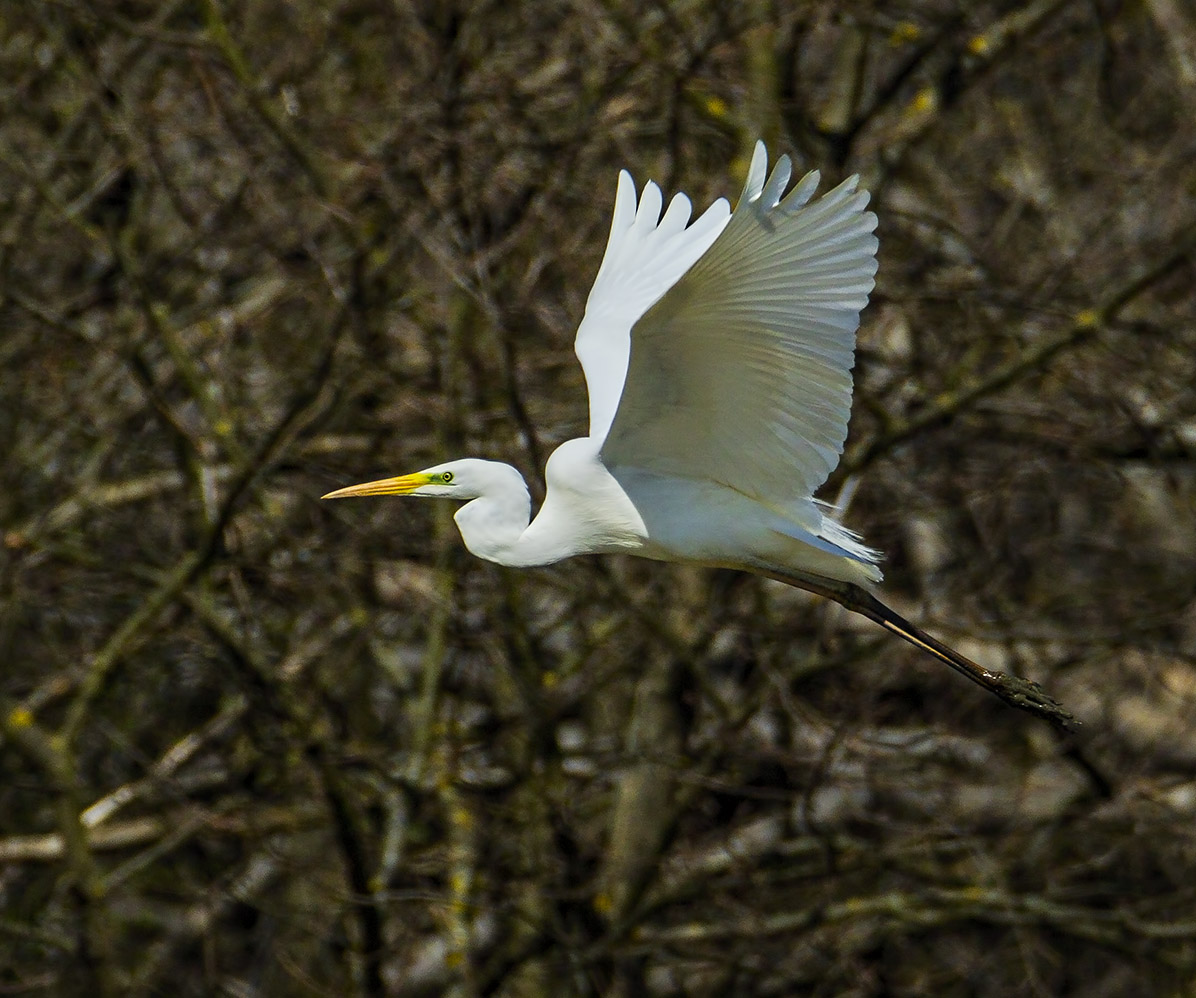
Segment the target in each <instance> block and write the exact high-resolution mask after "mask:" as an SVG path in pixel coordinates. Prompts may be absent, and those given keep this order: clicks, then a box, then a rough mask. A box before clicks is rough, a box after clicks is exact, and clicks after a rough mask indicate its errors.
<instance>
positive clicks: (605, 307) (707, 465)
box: [324, 142, 1071, 727]
mask: <svg viewBox="0 0 1196 998" xmlns="http://www.w3.org/2000/svg"><path fill="white" fill-rule="evenodd" d="M767 165H768V163H767V154H766V152H765V149H764V144H763V143H760V142H758V143H756V147H755V151H754V153H753V156H752V160H751V165H750V167H749V168H748V175H747V182H746V183H745V185H744V188H743V194H742V195H741V196H740V198H739V202H738V204H737V205H736V206H735V210H734V211H732V210H731V208H730V206H729V205H728V204H727V202H726V201H725V200H723V199H721V198H720V199H719V200H717V201H715V202H714V204H712V205H711V206H710V207H709V208H708V209H707V210H706V211H705V212H704V213H703V214H702V215H701V216H700V217H699V218H697V219H696V220H694V221H693V222H690V215H691V205H690V201H689V198H687V197H686V196H685V195H684V194H677V195H676V196H674V197H673V199H672V201H671V202H670V203H669V206H668V208H667V210H665V211H664V214H663V216H662V215H661V209H662V207H663V197H662V195H661V192H660V188H659V187H657V186H656V184H654V183H651V182H649V183H648V184H646V185H645V186H644V190H643V193H642V194H641V195H640V196H639V197H638V199H637V197H636V190H635V184H634V182H633V181H632V179H631V176H630V174H628V173H627V171H625V170H624V171H622V172H620V174H619V180H618V186H617V189H616V193H615V207H614V214H613V217H612V219H611V228H610V237H609V239H608V240H607V245H606V252H605V254H604V256H603V259H602V264H601V266H600V267H599V269H598V275H597V277H596V278H595V280H594V286H593V288H592V289H591V291H590V296H589V299H588V301H587V303H586V311H585V316H584V318H583V319H582V321H581V325H580V326H579V327H578V330H577V339H576V344H575V348H576V351H577V356H578V359H579V360H580V361H581V365H582V369H583V371H584V372H585V377H586V386H587V389H588V391H589V408H590V433H589V436H587V437H581V438H578V439H576V440H569V441H567V442H565V443H564V444H562V445H561V446H560V447H558V448H557V449H556V451H554V452H553V454H552V456H551V457H550V458H549V460H548V465H547V467H546V469H545V478H546V482H547V492H546V495H545V499H544V504H543V506H541V508H540V511H539V513H538V514H537V516H536V518H535V519H534V520H532V519H531V500H530V497H529V495H528V490H527V485H526V483H525V482H524V480H523V477H522V476H521V475H520V474H519V472H518V471H516V470H515V469H514V468H512V467H511V466H510V465H507V464H501V463H498V462H494V461H483V460H478V459H473V458H471V459H466V460H462V461H450V462H448V463H446V464H439V465H436V466H435V467H433V468H428V469H425V470H424V471H420V472H416V473H415V474H413V475H405V476H402V477H399V478H386V479H381V480H378V481H373V482H367V483H365V484H363V485H354V486H350V487H349V488H344V489H340V490H338V491H335V492H330V493H329V494H328V495H326V496H325V497H324V498H326V499H337V498H347V497H349V496H365V495H417V496H443V497H448V498H455V499H461V500H466V504H465V505H464V506H462V507H461V508H460V509H459V510H458V511H457V514H456V521H457V525H458V527H459V529H460V531H461V536H462V538H463V540H464V541H465V545H466V547H468V548H469V550H470V551H472V552H473V553H474V554H476V555H478V556H479V557H481V558H486V559H488V560H490V561H494V562H497V563H499V564H502V565H513V566H532V565H546V564H550V563H552V562H555V561H559V560H561V559H563V558H568V557H571V556H573V555H578V554H596V553H612V552H625V553H629V554H637V555H641V556H644V557H648V558H655V559H658V560H662V561H683V562H691V563H698V564H702V565H710V566H718V567H724V568H735V569H741V570H744V571H748V572H754V573H756V574H759V575H765V576H768V577H770V578H773V579H778V580H780V581H783V582H786V583H788V584H790V585H794V586H797V587H799V588H802V589H806V590H809V591H811V592H815V593H818V594H819V595H822V596H826V597H828V598H830V599H833V600H835V601H836V602H839V603H841V604H843V605H844V606H846V607H847V608H848V609H850V610H853V611H855V612H857V613H862V614H864V615H865V616H867V617H869V618H871V619H873V620H875V621H876V622H877V623H879V624H881V625H882V626H884V627H886V628H887V629H888V630H890V631H892V632H894V633H896V634H899V635H900V636H901V637H903V638H905V639H906V640H908V641H910V642H912V643H913V644H915V645H917V646H918V647H920V648H922V649H924V650H925V651H927V652H929V653H930V654H932V655H934V656H935V657H936V658H939V659H940V660H942V661H944V662H946V663H947V664H948V665H950V666H951V667H952V668H954V669H956V670H957V671H959V672H961V673H963V674H964V675H966V676H967V677H968V678H970V679H972V680H973V681H975V682H977V683H979V684H980V685H982V686H984V687H986V688H987V689H989V690H991V691H992V692H994V693H996V694H997V695H998V696H1000V697H1001V698H1002V699H1004V700H1005V701H1006V702H1009V703H1011V704H1013V705H1014V706H1018V707H1021V708H1023V709H1027V710H1030V711H1031V712H1033V713H1037V714H1039V715H1040V716H1043V717H1046V718H1048V719H1049V720H1051V721H1052V722H1053V723H1056V724H1058V725H1060V726H1064V727H1065V726H1067V724H1068V723H1069V722H1070V720H1071V718H1070V715H1069V714H1067V712H1066V711H1064V710H1063V709H1062V708H1061V707H1060V706H1059V705H1058V704H1057V703H1055V701H1053V700H1051V699H1050V698H1049V697H1047V696H1046V695H1045V694H1044V693H1042V691H1041V690H1040V689H1039V688H1038V687H1037V685H1036V684H1034V683H1032V682H1030V681H1028V680H1024V679H1018V678H1016V677H1011V676H1007V675H1005V674H1003V673H998V672H992V671H990V670H987V669H984V668H983V667H981V666H979V665H977V664H976V663H974V662H972V661H971V660H970V659H967V658H964V657H963V656H962V655H960V654H959V653H958V652H956V651H954V650H953V649H951V648H949V647H947V646H946V645H944V644H942V643H941V642H939V641H937V640H936V639H934V638H932V637H931V636H929V635H928V634H926V633H924V632H923V631H920V630H919V629H918V628H916V627H915V626H914V625H913V624H911V623H909V622H908V621H906V620H904V619H903V618H902V617H900V616H899V615H898V614H897V613H895V612H894V611H893V610H891V609H890V608H889V607H887V606H885V605H884V604H883V603H881V602H880V601H879V600H878V599H876V597H875V596H873V595H872V594H871V593H870V592H869V591H868V590H867V589H866V588H864V587H865V586H866V585H869V584H872V583H876V582H879V581H880V579H881V572H880V569H879V568H878V567H877V562H878V561H879V560H880V554H879V553H878V552H877V551H874V550H873V549H871V548H869V547H866V546H865V545H864V544H863V543H862V542H861V541H860V539H859V537H858V536H857V535H856V534H854V533H852V532H851V531H849V530H848V529H847V528H845V527H843V526H842V525H840V524H839V523H838V522H837V521H836V520H835V519H833V518H832V517H831V515H830V510H829V508H828V507H826V506H825V505H823V504H821V503H819V502H818V501H817V500H815V499H814V492H815V490H816V489H817V488H818V487H819V486H821V485H822V484H823V483H824V482H825V481H826V479H827V476H828V475H830V473H831V472H832V471H833V470H834V468H835V466H836V465H837V464H838V461H839V457H840V455H841V454H842V452H843V442H844V440H845V439H846V437H847V421H848V416H849V414H850V410H851V390H852V381H851V368H852V365H853V362H854V353H855V333H856V329H857V328H858V327H859V322H860V312H861V311H862V310H863V308H864V306H865V305H866V304H867V302H868V294H869V292H870V291H871V290H872V287H873V278H874V276H875V274H876V267H877V264H876V252H877V240H876V236H875V235H874V234H873V232H874V230H875V228H876V222H877V220H876V216H875V215H874V214H872V212H870V211H867V210H866V206H867V203H868V195H867V193H866V192H864V191H860V190H858V186H857V185H858V178H856V177H852V178H850V179H848V180H846V181H844V182H843V183H842V184H840V185H839V186H838V187H836V188H834V189H833V190H832V191H830V192H829V193H827V194H824V195H823V196H822V197H820V198H817V199H816V200H811V199H812V198H813V196H814V193H815V191H816V189H817V187H818V181H819V177H818V174H817V173H816V172H813V173H808V174H806V176H805V177H803V178H802V180H801V181H799V182H798V184H797V185H796V186H795V187H794V188H793V189H792V190H790V191H789V193H788V194H786V193H785V191H786V188H787V187H788V185H789V179H790V172H791V170H790V163H789V158H788V157H787V156H782V157H781V158H780V159H779V160H778V162H777V164H776V166H775V167H774V169H773V171H772V173H771V175H769V174H768V171H767Z"/></svg>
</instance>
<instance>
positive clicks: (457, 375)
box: [0, 0, 1196, 998]
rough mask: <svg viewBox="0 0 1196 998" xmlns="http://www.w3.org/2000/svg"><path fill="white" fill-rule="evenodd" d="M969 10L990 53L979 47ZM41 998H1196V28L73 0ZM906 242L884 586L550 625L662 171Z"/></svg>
mask: <svg viewBox="0 0 1196 998" xmlns="http://www.w3.org/2000/svg"><path fill="white" fill-rule="evenodd" d="M961 10H962V11H963V12H962V13H961ZM0 69H2V71H0V89H2V93H3V107H4V108H5V113H4V116H3V123H2V125H0V394H2V396H3V405H0V537H2V540H3V544H2V547H0V649H2V651H3V661H4V663H5V665H4V671H3V676H2V678H0V719H2V722H3V726H2V732H3V740H2V742H0V768H2V779H0V816H2V817H0V903H2V906H3V914H2V915H0V990H3V991H5V992H6V993H8V992H11V993H22V994H55V995H75V994H78V995H82V994H88V995H95V994H107V995H151V994H168V993H169V994H175V995H180V994H181V995H201V994H237V995H300V994H303V995H330V994H336V995H345V994H352V995H362V996H375V998H376V996H381V995H404V996H407V995H461V996H468V995H505V996H525V995H526V996H533V995H552V996H564V995H602V996H608V995H609V996H617V995H627V996H630V995H651V996H679V995H736V996H756V995H759V996H764V995H777V996H779V995H799V994H809V995H828V996H829V995H856V996H865V995H878V996H879V995H908V996H914V995H919V996H920V995H973V996H998V995H1008V994H1019V995H1041V996H1059V995H1083V996H1085V998H1099V996H1104V995H1108V996H1114V995H1118V996H1120V995H1127V994H1133V995H1138V996H1163V995H1168V996H1170V995H1174V996H1180V995H1191V994H1193V991H1194V989H1196V917H1194V915H1193V913H1194V912H1196V869H1194V867H1196V820H1194V817H1196V775H1194V771H1193V770H1194V765H1196V724H1194V723H1193V720H1192V718H1193V716H1194V712H1196V513H1194V510H1196V390H1194V388H1193V386H1194V384H1196V318H1194V317H1196V291H1194V290H1193V289H1194V288H1196V264H1194V261H1193V248H1194V246H1196V197H1194V195H1196V16H1194V15H1193V14H1192V13H1191V11H1190V9H1189V8H1188V7H1186V6H1185V5H1183V4H1181V3H1177V2H1175V0H1142V2H1141V3H1137V4H1118V3H1113V2H1111V0H1094V2H1092V3H1083V4H1081V3H1068V2H1059V0H1029V2H1006V0H985V2H980V3H976V4H970V5H965V6H964V7H962V8H961V7H960V6H959V5H957V4H952V3H947V2H945V0H908V2H903V3H897V4H893V3H879V2H868V0H847V2H841V0H836V2H833V3H832V2H823V0H813V2H807V3H802V4H782V3H769V2H767V0H757V2H752V3H744V2H740V0H694V2H672V0H660V2H655V3H636V2H633V0H546V2H542V3H536V4H531V3H509V2H505V0H503V2H499V0H451V2H431V0H429V2H418V0H393V2H386V0H335V2H331V3H316V2H313V0H298V2H284V0H248V2H245V3H239V4H232V3H228V2H227V0H166V2H153V3H151V2H146V0H118V2H104V3H91V2H88V0H48V2H44V3H37V4H10V5H8V7H6V8H5V11H4V14H3V16H2V18H0ZM757 135H762V136H763V137H764V138H765V139H766V140H767V141H768V143H769V146H770V150H771V151H772V153H773V154H774V155H776V154H777V153H779V152H781V151H790V152H792V153H793V154H794V155H795V157H796V158H797V159H798V161H799V164H803V165H805V166H808V167H818V168H820V169H822V170H823V173H824V175H825V176H826V178H827V180H832V181H837V180H838V179H840V178H842V177H843V176H845V175H847V174H849V173H853V172H858V173H860V174H861V175H862V177H863V182H864V184H865V186H867V187H868V188H869V189H870V190H871V191H872V193H873V204H874V207H875V209H876V211H877V213H878V215H879V216H880V219H881V223H880V230H879V235H880V238H881V253H880V257H881V269H880V274H879V277H878V285H877V290H876V294H875V296H874V301H873V305H872V306H871V308H870V309H869V310H868V312H867V313H866V314H865V320H864V325H863V328H862V329H861V333H860V348H859V353H858V361H857V368H856V384H857V395H856V404H855V409H854V414H853V419H852V426H851V439H850V441H849V446H848V451H847V454H846V455H845V460H844V465H843V468H842V469H841V470H840V472H839V473H838V474H837V476H836V477H835V478H834V479H833V480H832V482H831V483H830V484H829V486H828V488H827V489H826V490H825V491H824V497H825V498H829V499H832V500H833V499H836V498H837V497H838V498H839V499H840V500H842V501H844V502H846V500H847V499H848V498H849V497H850V503H849V506H848V509H847V511H846V520H847V522H848V523H849V524H850V525H851V526H852V527H854V528H856V529H858V530H860V531H861V532H862V533H863V534H864V535H865V537H866V538H867V539H868V540H869V541H870V542H872V543H873V544H875V545H877V546H878V547H881V548H883V549H885V550H886V551H888V552H889V559H888V562H887V566H886V570H887V574H888V579H887V581H886V583H885V587H884V590H883V593H884V595H885V598H886V599H887V600H890V601H892V602H893V603H894V604H895V605H896V606H897V607H898V608H899V609H901V610H902V611H903V612H905V613H907V614H908V615H909V616H911V617H912V618H913V619H915V620H918V621H920V622H923V623H925V624H926V625H927V627H928V628H929V629H931V630H934V631H936V632H937V633H939V634H941V635H942V636H943V637H944V638H945V639H947V640H949V641H950V642H952V643H954V644H956V645H958V646H959V647H960V649H961V650H962V651H964V652H965V653H966V654H969V655H971V656H972V657H974V658H976V659H978V660H980V661H981V662H983V663H984V664H986V665H988V666H991V667H994V668H998V669H1003V670H1006V671H1011V672H1018V673H1021V674H1025V675H1029V676H1031V677H1033V678H1035V679H1037V680H1038V681H1040V682H1041V683H1043V685H1044V686H1045V687H1046V688H1047V689H1049V690H1050V691H1051V692H1052V693H1053V694H1055V695H1056V696H1058V697H1059V698H1060V699H1062V700H1063V701H1064V702H1066V703H1067V704H1068V705H1069V706H1070V707H1071V708H1072V709H1073V710H1075V711H1076V713H1077V714H1079V715H1080V717H1081V718H1082V720H1083V722H1084V726H1083V729H1082V732H1081V733H1080V735H1079V736H1078V737H1076V738H1075V739H1074V740H1071V741H1067V740H1061V738H1060V737H1059V736H1058V735H1057V734H1056V733H1054V732H1053V731H1052V730H1050V729H1049V728H1048V727H1047V726H1045V725H1043V724H1041V723H1036V722H1035V721H1033V720H1032V719H1031V718H1028V717H1025V716H1022V715H1020V714H1018V713H1016V712H1014V711H1010V710H1008V709H1006V708H1004V707H1002V706H1001V705H1000V704H999V703H997V702H996V701H995V700H993V699H992V698H988V697H985V696H984V695H983V694H982V692H981V691H979V690H977V689H976V688H975V687H973V686H971V685H970V684H967V683H965V682H963V681H962V680H960V679H959V677H957V676H955V675H954V674H952V673H950V672H949V671H947V670H945V669H943V668H942V667H940V666H938V665H936V664H935V663H934V662H933V661H930V660H929V659H926V658H924V657H921V656H919V655H918V654H917V652H916V651H915V650H914V649H911V648H909V647H905V646H902V644H901V643H900V642H897V641H895V640H893V639H891V638H890V637H888V636H886V635H885V634H883V633H882V632H880V631H879V630H878V629H876V628H874V627H872V626H871V625H869V624H867V623H866V622H860V623H857V622H856V621H854V620H851V619H847V618H846V617H845V616H844V615H843V614H842V613H840V612H839V611H837V609H836V608H835V607H833V606H830V605H827V604H825V603H821V602H819V601H817V600H814V599H811V598H809V597H807V596H806V595H805V594H802V593H798V592H795V591H791V590H788V589H786V588H785V587H782V586H779V585H776V584H773V583H767V582H762V581H761V580H758V579H754V578H746V577H740V576H736V575H732V574H730V573H718V572H708V571H697V570H692V569H684V568H678V567H672V566H665V565H657V564H649V563H643V562H635V561H631V560H620V559H613V558H611V559H579V560H576V561H572V562H567V563H564V564H562V565H559V566H556V567H553V568H550V569H544V570H537V571H532V572H508V571H503V570H500V569H497V568H495V567H493V566H490V565H487V564H484V563H481V562H478V561H476V560H474V559H471V558H470V557H468V556H467V555H466V554H465V552H464V551H463V550H462V548H461V545H460V542H459V540H458V538H457V536H456V533H455V530H454V528H453V524H452V522H451V512H452V511H451V509H448V508H445V507H444V506H443V505H440V504H435V503H421V502H419V501H416V500H411V501H407V502H398V501H392V502H388V501H375V502H364V501H363V502H359V503H344V504H336V505H330V504H323V505H322V504H320V503H319V502H318V501H317V499H316V497H318V496H319V495H321V494H322V493H323V492H326V491H328V490H329V489H331V488H335V487H337V486H340V485H344V484H347V483H349V482H353V481H360V480H364V479H367V478H372V477H378V476H381V475H383V474H395V473H399V472H402V471H410V470H415V469H418V468H421V467H425V466H427V465H429V464H433V463H436V462H438V461H440V460H443V459H446V458H450V457H458V456H464V455H466V454H478V455H482V456H486V457H492V458H498V459H503V460H509V461H511V462H512V463H514V464H516V465H517V466H518V467H520V468H521V469H522V470H524V472H525V473H526V474H527V475H528V477H529V480H531V481H532V482H533V485H532V488H533V492H536V491H537V490H539V489H540V488H541V486H540V485H539V484H537V483H538V482H539V481H540V479H539V477H538V475H539V469H540V467H541V466H542V463H543V460H544V458H545V457H546V455H547V454H548V453H549V452H550V450H551V448H552V447H553V446H555V445H556V444H557V443H559V442H560V441H562V440H564V439H566V438H568V437H570V436H575V435H579V434H581V433H583V432H584V429H585V427H584V419H585V406H584V404H583V398H584V384H583V381H582V377H581V371H580V369H579V368H578V366H577V365H576V363H575V361H574V359H573V356H572V350H571V340H572V335H573V331H574V329H575V327H576V323H577V321H578V319H579V317H580V315H581V313H582V310H583V307H584V301H585V295H586V292H587V290H588V287H589V283H590V281H591V279H592V276H593V274H594V272H595V270H596V268H597V264H598V260H599V257H600V254H601V251H602V247H603V245H604V243H605V235H606V226H607V224H608V219H609V208H610V203H611V199H612V197H613V191H614V180H615V173H616V170H617V169H618V168H619V167H622V166H627V167H629V168H631V169H632V171H633V173H634V174H635V176H636V177H637V178H638V179H639V180H640V181H643V180H644V179H646V178H647V177H649V176H651V177H654V178H655V179H657V180H658V181H660V182H661V183H662V184H663V186H664V187H665V188H666V189H668V190H676V189H678V187H680V186H684V188H685V189H686V190H687V191H688V193H689V194H690V195H691V196H692V197H693V198H694V201H695V203H697V204H699V205H701V204H704V203H708V202H709V201H710V200H711V199H712V198H713V197H715V196H718V195H724V194H725V195H731V196H733V195H734V194H735V193H737V191H738V189H739V186H740V184H741V182H742V172H743V169H744V167H745V159H744V157H745V155H746V153H747V151H748V150H749V148H750V142H751V140H752V139H754V138H755V137H756V136H757Z"/></svg>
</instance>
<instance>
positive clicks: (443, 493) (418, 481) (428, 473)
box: [320, 458, 523, 500]
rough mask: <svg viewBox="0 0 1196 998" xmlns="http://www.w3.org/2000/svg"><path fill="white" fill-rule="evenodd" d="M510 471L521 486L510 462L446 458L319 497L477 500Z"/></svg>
mask: <svg viewBox="0 0 1196 998" xmlns="http://www.w3.org/2000/svg"><path fill="white" fill-rule="evenodd" d="M512 473H514V475H515V477H517V478H519V485H520V486H521V487H522V486H523V479H522V478H521V477H519V473H518V472H517V471H515V469H514V468H512V467H511V466H510V465H506V464H499V463H498V462H497V461H482V460H480V459H478V458H465V459H464V460H461V461H449V462H447V463H446V464H438V465H436V466H435V467H432V468H425V469H424V470H423V471H417V472H415V474H413V475H401V476H399V477H398V478H379V479H378V480H377V481H373V482H363V483H362V484H361V485H350V486H349V487H348V488H344V489H337V490H336V491H335V492H329V493H328V494H327V495H325V496H321V497H320V498H321V499H349V498H351V497H353V496H439V497H441V498H445V499H461V500H469V499H477V498H480V497H481V496H483V495H489V494H491V493H492V492H494V491H495V488H496V486H498V485H501V484H504V483H505V480H507V479H509V478H510V476H511V474H512Z"/></svg>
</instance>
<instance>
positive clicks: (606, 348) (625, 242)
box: [573, 170, 731, 440]
mask: <svg viewBox="0 0 1196 998" xmlns="http://www.w3.org/2000/svg"><path fill="white" fill-rule="evenodd" d="M662 203H663V198H662V196H661V193H660V188H659V187H657V186H656V185H655V184H654V183H652V182H651V181H649V182H648V184H647V185H646V186H645V187H644V193H643V196H642V197H641V198H640V199H639V204H638V207H637V205H636V197H635V182H634V181H633V180H632V179H631V174H629V173H628V172H627V171H626V170H622V171H620V173H619V185H618V189H617V190H616V192H615V211H614V216H613V217H612V218H611V223H610V238H609V239H608V240H607V243H606V253H605V254H604V255H603V257H602V265H601V266H600V267H599V268H598V276H597V277H595V278H594V286H593V287H592V288H591V289H590V297H589V299H588V300H587V301H586V314H585V317H584V318H583V319H582V321H581V325H580V326H579V327H578V329H577V339H576V341H575V342H574V345H573V348H574V350H575V351H576V352H577V359H578V360H580V361H581V367H582V370H583V371H584V372H585V376H586V388H587V389H588V391H589V396H590V437H591V438H593V439H596V440H602V439H604V438H605V437H606V433H607V431H608V430H609V429H610V424H611V420H612V419H614V416H615V410H616V409H617V408H618V406H619V398H620V396H621V395H622V394H623V382H624V380H625V378H626V375H627V357H628V352H629V350H630V346H631V327H632V324H633V323H635V322H636V320H638V319H639V318H640V317H641V316H642V315H643V314H644V313H645V312H646V311H647V310H648V309H649V308H650V307H651V306H652V305H654V304H655V303H656V302H657V301H659V300H660V297H661V296H662V295H663V294H664V293H665V292H667V291H668V290H669V288H671V287H672V286H673V285H674V284H676V283H677V281H678V280H680V278H681V275H682V274H684V273H685V272H686V271H687V270H689V268H690V267H692V266H693V265H694V261H696V260H697V259H698V258H699V257H700V256H701V255H702V254H703V253H705V252H706V251H707V250H708V249H709V248H710V245H711V244H712V243H713V242H714V241H715V239H717V238H718V234H719V233H720V232H722V230H723V228H724V227H725V226H726V225H727V222H728V221H729V219H730V217H731V206H730V205H729V204H727V201H726V199H725V198H719V199H718V200H717V201H715V202H714V204H712V205H711V206H710V207H709V208H707V209H706V211H705V212H704V213H703V214H702V216H701V217H700V218H698V219H697V220H696V221H695V222H694V223H693V225H687V223H688V222H689V216H690V210H691V206H690V202H689V198H687V197H686V196H685V195H684V194H678V195H676V196H675V197H674V198H673V200H672V201H671V202H669V209H668V211H666V212H665V214H664V218H661V217H660V209H661V205H662Z"/></svg>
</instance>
